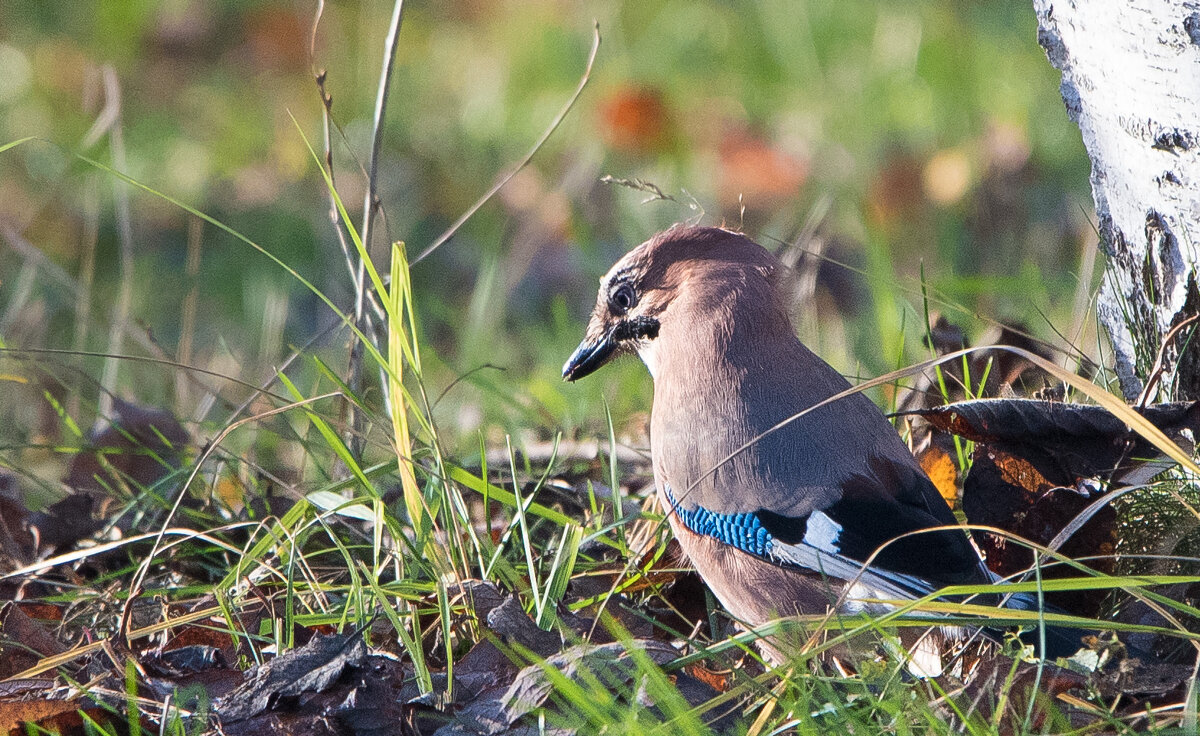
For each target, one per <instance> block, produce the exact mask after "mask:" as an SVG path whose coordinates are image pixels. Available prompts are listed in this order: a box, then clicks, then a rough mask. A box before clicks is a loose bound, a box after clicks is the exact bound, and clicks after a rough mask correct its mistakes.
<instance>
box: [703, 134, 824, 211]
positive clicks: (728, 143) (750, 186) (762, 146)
mask: <svg viewBox="0 0 1200 736" xmlns="http://www.w3.org/2000/svg"><path fill="white" fill-rule="evenodd" d="M720 156H721V184H720V197H721V201H722V202H723V203H724V204H725V205H734V204H737V203H738V201H739V197H740V198H741V201H743V202H746V203H748V204H751V205H754V206H757V207H761V206H764V205H766V204H768V203H770V202H772V201H775V202H777V201H780V200H784V199H788V198H790V197H794V196H795V195H796V194H797V193H798V192H799V191H800V187H802V186H803V185H804V182H805V180H806V179H807V178H808V166H807V164H806V163H805V162H804V161H801V160H800V159H798V158H796V157H795V156H792V155H790V154H787V153H785V152H783V151H781V150H779V149H778V148H776V147H774V146H772V145H771V142H770V141H765V140H763V139H761V138H759V137H757V136H753V135H750V134H749V133H747V132H745V131H734V132H731V133H728V134H726V135H725V137H724V138H723V139H722V140H721V146H720Z"/></svg>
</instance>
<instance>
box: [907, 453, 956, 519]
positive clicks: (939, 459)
mask: <svg viewBox="0 0 1200 736" xmlns="http://www.w3.org/2000/svg"><path fill="white" fill-rule="evenodd" d="M917 461H918V462H920V463H921V470H924V471H925V475H928V476H929V480H931V481H933V485H934V487H935V488H937V490H938V493H940V494H941V495H942V498H944V499H945V500H946V503H947V504H948V505H949V506H950V508H954V502H955V501H957V500H958V468H956V467H954V458H952V457H950V453H949V452H947V451H946V450H945V449H944V448H942V447H939V446H938V445H930V446H929V447H928V448H926V449H925V451H924V452H922V453H921V454H920V456H919V457H918V458H917Z"/></svg>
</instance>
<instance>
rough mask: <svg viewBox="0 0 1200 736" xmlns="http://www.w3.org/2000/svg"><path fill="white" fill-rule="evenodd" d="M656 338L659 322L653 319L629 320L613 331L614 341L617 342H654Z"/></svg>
mask: <svg viewBox="0 0 1200 736" xmlns="http://www.w3.org/2000/svg"><path fill="white" fill-rule="evenodd" d="M656 337H658V320H656V319H654V318H653V317H634V318H633V319H627V320H625V321H623V322H621V323H620V324H619V325H617V328H616V329H615V330H613V339H614V340H616V341H624V340H652V339H654V338H656Z"/></svg>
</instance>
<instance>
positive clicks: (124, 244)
mask: <svg viewBox="0 0 1200 736" xmlns="http://www.w3.org/2000/svg"><path fill="white" fill-rule="evenodd" d="M103 76H104V97H105V99H106V100H107V101H108V103H107V104H106V107H108V106H109V105H111V107H112V108H114V109H115V110H116V112H115V120H114V121H113V123H112V125H111V127H110V128H109V130H108V143H109V149H110V150H111V151H112V162H113V168H115V169H116V170H117V171H128V170H129V167H128V166H127V165H126V161H125V135H124V133H123V131H122V128H121V85H120V82H119V81H118V79H117V70H116V69H114V68H113V67H112V66H108V65H106V66H105V67H104V74H103ZM113 201H114V205H115V210H116V217H117V241H118V243H119V246H120V260H121V286H120V290H119V291H118V294H117V304H116V309H115V311H114V313H113V316H112V327H111V328H110V330H109V334H108V352H109V353H110V354H114V355H115V354H120V353H122V352H124V351H123V350H122V343H123V339H122V338H123V336H124V329H123V328H124V325H125V324H126V323H127V322H128V321H129V310H130V309H131V307H132V304H133V219H132V215H131V214H130V210H129V187H128V185H127V184H125V182H123V181H114V182H113ZM120 365H121V363H120V361H118V360H114V359H111V358H110V359H107V360H105V361H104V370H103V373H102V374H101V378H100V385H101V386H103V387H104V389H105V391H104V393H102V394H100V402H99V408H98V412H99V415H100V416H101V417H108V416H109V415H110V414H111V412H112V394H113V393H114V392H115V390H116V383H117V371H118V369H119V368H120Z"/></svg>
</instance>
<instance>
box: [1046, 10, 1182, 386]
mask: <svg viewBox="0 0 1200 736" xmlns="http://www.w3.org/2000/svg"><path fill="white" fill-rule="evenodd" d="M1033 6H1034V9H1035V10H1036V11H1037V19H1038V41H1039V43H1041V45H1042V47H1043V48H1044V49H1045V50H1046V55H1047V56H1048V57H1049V59H1050V63H1051V64H1053V65H1054V66H1055V67H1056V68H1057V69H1059V70H1060V71H1061V72H1062V87H1061V91H1062V97H1063V102H1064V103H1066V106H1067V114H1068V115H1069V116H1070V117H1071V119H1072V120H1073V121H1075V122H1076V123H1077V124H1078V125H1079V129H1080V131H1081V132H1082V133H1083V142H1084V145H1085V146H1086V147H1087V152H1088V156H1089V157H1090V158H1091V162H1092V176H1091V183H1092V195H1093V197H1094V198H1095V202H1096V214H1097V216H1098V219H1099V229H1100V248H1101V249H1102V250H1103V251H1104V252H1105V253H1106V254H1107V255H1108V270H1107V272H1106V274H1105V280H1104V285H1103V287H1102V289H1101V294H1100V301H1099V306H1098V309H1099V314H1100V319H1101V322H1102V323H1103V324H1104V326H1105V329H1106V330H1107V331H1108V333H1109V337H1110V338H1111V341H1112V346H1113V350H1114V352H1115V358H1116V365H1115V368H1116V371H1117V375H1118V377H1119V378H1120V381H1121V388H1122V391H1123V392H1124V393H1125V395H1126V397H1127V398H1132V397H1134V396H1136V395H1137V394H1138V393H1139V392H1140V391H1141V390H1142V387H1143V383H1144V382H1145V381H1146V380H1147V379H1148V378H1149V377H1150V376H1149V375H1148V374H1149V373H1151V371H1152V370H1153V369H1152V365H1153V363H1154V361H1155V357H1156V356H1157V354H1158V352H1159V349H1160V346H1161V345H1162V342H1163V339H1164V337H1165V336H1166V335H1167V333H1168V332H1170V330H1171V328H1172V327H1173V326H1174V325H1176V324H1178V323H1179V322H1181V321H1182V320H1184V319H1186V318H1187V317H1188V316H1190V315H1193V314H1196V313H1197V311H1198V309H1200V289H1198V284H1197V277H1196V267H1197V262H1198V261H1200V0H1033ZM1194 332H1195V331H1194V330H1182V331H1180V335H1181V337H1180V339H1172V340H1171V343H1172V344H1171V345H1168V346H1167V348H1166V350H1165V353H1164V357H1165V358H1166V360H1164V362H1163V365H1164V366H1165V369H1166V370H1165V373H1164V374H1163V383H1162V389H1163V390H1161V391H1157V392H1156V394H1158V398H1167V397H1179V398H1192V399H1196V398H1200V334H1193V333H1194ZM1189 338H1190V339H1189Z"/></svg>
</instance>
